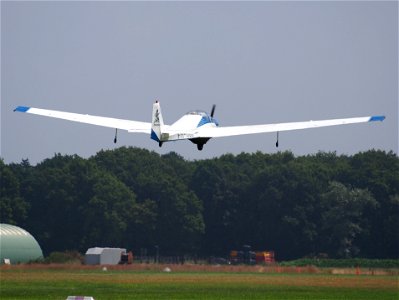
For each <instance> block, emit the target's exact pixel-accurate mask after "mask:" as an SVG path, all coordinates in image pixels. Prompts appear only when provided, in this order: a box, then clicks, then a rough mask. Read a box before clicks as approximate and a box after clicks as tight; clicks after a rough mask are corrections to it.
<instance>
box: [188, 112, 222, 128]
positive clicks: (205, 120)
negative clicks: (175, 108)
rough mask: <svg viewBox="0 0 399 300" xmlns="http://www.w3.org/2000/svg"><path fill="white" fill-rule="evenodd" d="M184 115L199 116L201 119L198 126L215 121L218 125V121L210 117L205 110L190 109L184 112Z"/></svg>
mask: <svg viewBox="0 0 399 300" xmlns="http://www.w3.org/2000/svg"><path fill="white" fill-rule="evenodd" d="M186 115H194V116H201V117H202V119H201V122H200V124H199V126H201V125H204V124H206V123H215V124H216V125H217V126H219V122H218V121H217V120H216V119H215V118H212V117H211V116H210V115H209V114H208V113H207V112H206V111H203V110H192V111H189V112H188V113H186Z"/></svg>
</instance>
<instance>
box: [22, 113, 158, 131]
mask: <svg viewBox="0 0 399 300" xmlns="http://www.w3.org/2000/svg"><path fill="white" fill-rule="evenodd" d="M26 113H30V114H35V115H40V116H46V117H51V118H57V119H63V120H68V121H74V122H79V123H86V124H92V125H98V126H104V127H110V128H118V129H122V130H127V131H129V132H141V133H147V134H150V133H151V123H147V122H139V121H130V120H123V119H115V118H107V117H99V116H92V115H83V114H75V113H69V112H63V111H57V110H48V109H40V108H34V107H30V108H29V109H28V110H27V111H26Z"/></svg>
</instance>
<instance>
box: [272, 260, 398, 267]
mask: <svg viewBox="0 0 399 300" xmlns="http://www.w3.org/2000/svg"><path fill="white" fill-rule="evenodd" d="M280 265H281V266H287V267H289V266H297V267H304V266H315V267H319V268H354V267H360V268H382V269H390V268H399V259H366V258H351V259H318V258H303V259H297V260H291V261H283V262H281V263H280Z"/></svg>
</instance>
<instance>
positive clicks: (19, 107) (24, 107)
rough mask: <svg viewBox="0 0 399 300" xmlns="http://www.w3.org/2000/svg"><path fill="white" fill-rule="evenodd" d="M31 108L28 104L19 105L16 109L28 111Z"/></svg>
mask: <svg viewBox="0 0 399 300" xmlns="http://www.w3.org/2000/svg"><path fill="white" fill-rule="evenodd" d="M29 109H30V107H28V106H18V107H17V108H16V109H14V111H19V112H27V111H28V110H29Z"/></svg>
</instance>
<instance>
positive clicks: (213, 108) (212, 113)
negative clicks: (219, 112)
mask: <svg viewBox="0 0 399 300" xmlns="http://www.w3.org/2000/svg"><path fill="white" fill-rule="evenodd" d="M215 108H216V105H215V104H214V105H212V110H211V117H212V118H213V115H214V114H215Z"/></svg>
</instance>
